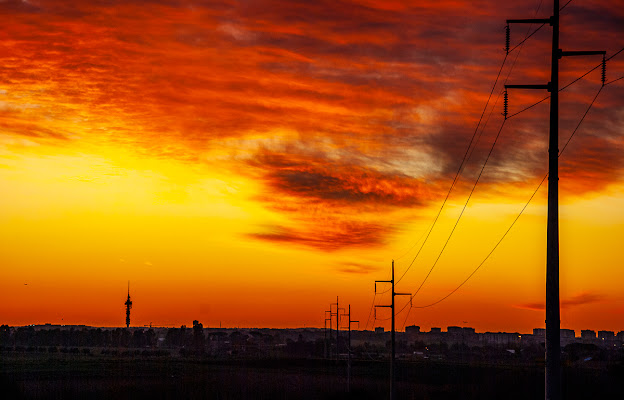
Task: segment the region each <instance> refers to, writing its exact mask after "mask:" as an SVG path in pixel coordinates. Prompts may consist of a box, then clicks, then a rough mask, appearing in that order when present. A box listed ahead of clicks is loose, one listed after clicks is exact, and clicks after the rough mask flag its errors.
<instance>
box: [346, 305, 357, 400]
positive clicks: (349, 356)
mask: <svg viewBox="0 0 624 400" xmlns="http://www.w3.org/2000/svg"><path fill="white" fill-rule="evenodd" d="M343 315H345V316H347V317H348V318H349V342H348V348H347V393H350V392H351V324H352V323H354V322H357V324H358V328H359V326H360V321H354V320H352V319H351V304H349V313H348V314H343Z"/></svg>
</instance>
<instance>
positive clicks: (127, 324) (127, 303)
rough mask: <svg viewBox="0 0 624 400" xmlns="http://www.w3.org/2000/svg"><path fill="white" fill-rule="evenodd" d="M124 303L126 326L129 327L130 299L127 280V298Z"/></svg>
mask: <svg viewBox="0 0 624 400" xmlns="http://www.w3.org/2000/svg"><path fill="white" fill-rule="evenodd" d="M124 304H125V305H126V328H129V327H130V309H131V308H132V300H130V282H128V299H127V300H126V302H125V303H124Z"/></svg>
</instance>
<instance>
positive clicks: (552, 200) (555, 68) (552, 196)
mask: <svg viewBox="0 0 624 400" xmlns="http://www.w3.org/2000/svg"><path fill="white" fill-rule="evenodd" d="M511 23H520V24H527V23H529V24H532V23H542V24H549V25H550V26H552V29H553V35H552V61H551V72H550V82H548V84H546V85H505V89H513V88H516V89H546V90H548V91H549V92H550V134H549V140H548V224H547V238H546V240H547V247H546V371H545V382H546V386H545V399H546V400H561V338H560V328H561V322H560V304H559V143H558V142H559V59H560V58H561V57H564V56H585V55H596V54H602V55H603V70H604V55H605V54H606V52H605V51H562V50H561V49H560V48H559V0H553V16H552V17H550V18H547V19H508V20H507V24H508V25H507V53H509V24H511ZM603 76H604V73H603ZM603 85H604V78H603ZM504 115H505V118H507V92H506V91H505V113H504Z"/></svg>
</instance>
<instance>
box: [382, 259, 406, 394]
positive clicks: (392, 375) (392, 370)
mask: <svg viewBox="0 0 624 400" xmlns="http://www.w3.org/2000/svg"><path fill="white" fill-rule="evenodd" d="M378 282H380V283H382V282H385V283H390V284H392V304H390V305H378V306H375V307H389V308H391V310H392V323H391V331H390V341H391V348H392V350H391V356H390V400H394V399H395V387H394V386H395V385H394V384H395V378H396V376H395V367H394V359H395V355H396V347H395V342H396V340H395V314H394V296H411V295H412V294H411V293H396V292H395V291H394V260H392V279H391V280H389V281H375V293H377V283H378ZM410 301H411V298H410Z"/></svg>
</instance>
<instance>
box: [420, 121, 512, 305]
mask: <svg viewBox="0 0 624 400" xmlns="http://www.w3.org/2000/svg"><path fill="white" fill-rule="evenodd" d="M505 122H506V120H503V123H502V124H501V126H500V128H499V129H498V133H497V134H496V137H495V138H494V142H492V146H491V147H490V151H489V152H488V155H487V157H486V158H485V162H484V163H483V166H482V167H481V171H479V175H478V176H477V180H476V181H475V183H474V185H472V189H471V190H470V193H469V194H468V198H467V199H466V202H465V203H464V206H463V207H462V210H461V213H460V214H459V217H458V218H457V221H455V225H454V226H453V229H452V230H451V233H450V234H449V236H448V237H447V238H446V241H445V243H444V246H443V247H442V250H440V253H439V254H438V257H437V258H436V260H435V262H434V263H433V266H432V267H431V269H430V270H429V273H427V276H425V279H424V280H423V281H422V283H421V284H420V286H419V287H418V289H417V290H416V292H414V294H413V295H412V296H411V298H412V299H413V298H414V296H416V295H417V294H418V292H419V291H420V289H421V288H422V287H423V285H424V284H425V282H427V279H429V276H430V275H431V272H432V271H433V269H434V268H435V267H436V265H437V264H438V261H439V260H440V257H442V253H443V252H444V249H446V246H447V245H448V243H449V241H450V240H451V237H452V236H453V233H454V232H455V229H456V228H457V225H458V224H459V221H460V220H461V217H462V215H463V214H464V211H466V207H467V206H468V202H469V201H470V199H471V198H472V195H473V193H474V191H475V189H476V187H477V184H478V183H479V180H480V179H481V176H482V175H483V171H484V170H485V167H486V165H487V163H488V161H489V160H490V156H491V155H492V152H493V151H494V147H495V146H496V143H497V142H498V138H499V137H500V134H501V132H502V131H503V127H504V126H505Z"/></svg>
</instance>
